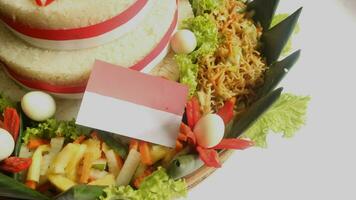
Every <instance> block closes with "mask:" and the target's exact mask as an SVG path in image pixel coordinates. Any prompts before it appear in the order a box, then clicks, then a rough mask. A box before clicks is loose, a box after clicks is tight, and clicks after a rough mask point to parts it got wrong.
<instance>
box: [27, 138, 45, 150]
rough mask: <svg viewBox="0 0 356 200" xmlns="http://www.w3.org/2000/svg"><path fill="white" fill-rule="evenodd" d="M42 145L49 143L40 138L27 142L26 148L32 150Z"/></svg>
mask: <svg viewBox="0 0 356 200" xmlns="http://www.w3.org/2000/svg"><path fill="white" fill-rule="evenodd" d="M44 144H49V141H48V140H45V139H41V138H32V139H30V140H29V141H28V143H27V147H28V148H29V149H31V150H33V149H37V148H38V147H39V146H41V145H44Z"/></svg>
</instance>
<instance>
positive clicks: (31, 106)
mask: <svg viewBox="0 0 356 200" xmlns="http://www.w3.org/2000/svg"><path fill="white" fill-rule="evenodd" d="M21 107H22V110H23V112H24V113H25V114H26V115H27V117H29V118H30V119H32V120H34V121H44V120H46V119H49V118H51V117H52V116H53V115H54V113H55V112H56V102H55V101H54V99H53V97H52V96H51V95H49V94H47V93H44V92H40V91H34V92H29V93H27V94H25V96H23V97H22V100H21Z"/></svg>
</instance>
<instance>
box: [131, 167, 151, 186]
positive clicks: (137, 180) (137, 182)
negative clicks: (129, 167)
mask: <svg viewBox="0 0 356 200" xmlns="http://www.w3.org/2000/svg"><path fill="white" fill-rule="evenodd" d="M151 174H152V170H151V169H150V168H148V169H146V170H145V171H144V172H143V174H142V175H141V176H139V177H137V178H135V179H134V180H133V181H132V183H133V186H134V187H135V188H136V189H138V188H139V187H140V185H141V183H142V181H143V180H145V178H146V177H147V176H149V175H151Z"/></svg>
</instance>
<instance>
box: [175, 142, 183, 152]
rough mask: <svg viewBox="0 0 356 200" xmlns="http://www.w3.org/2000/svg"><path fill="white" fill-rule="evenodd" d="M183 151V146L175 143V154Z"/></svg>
mask: <svg viewBox="0 0 356 200" xmlns="http://www.w3.org/2000/svg"><path fill="white" fill-rule="evenodd" d="M182 149H183V144H182V143H181V142H180V141H178V140H177V141H176V148H175V150H176V151H177V152H179V151H181V150H182Z"/></svg>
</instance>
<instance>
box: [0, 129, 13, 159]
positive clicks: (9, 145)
mask: <svg viewBox="0 0 356 200" xmlns="http://www.w3.org/2000/svg"><path fill="white" fill-rule="evenodd" d="M14 148H15V141H14V139H13V137H12V135H10V133H9V132H7V131H6V130H5V129H2V128H0V161H2V160H4V159H6V158H8V157H9V156H11V154H12V152H13V151H14Z"/></svg>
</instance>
